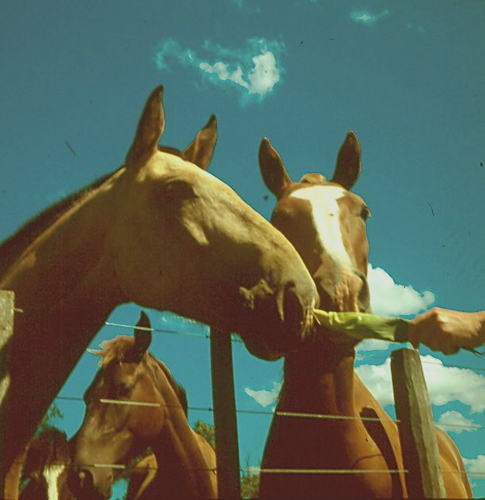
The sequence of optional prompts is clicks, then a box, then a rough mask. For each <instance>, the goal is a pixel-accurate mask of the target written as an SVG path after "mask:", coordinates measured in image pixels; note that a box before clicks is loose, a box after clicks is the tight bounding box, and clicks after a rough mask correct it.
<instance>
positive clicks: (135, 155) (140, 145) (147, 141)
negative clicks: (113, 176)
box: [125, 85, 165, 168]
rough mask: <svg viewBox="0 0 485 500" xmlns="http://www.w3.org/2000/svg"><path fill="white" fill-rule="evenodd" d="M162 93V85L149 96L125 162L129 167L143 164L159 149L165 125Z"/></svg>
mask: <svg viewBox="0 0 485 500" xmlns="http://www.w3.org/2000/svg"><path fill="white" fill-rule="evenodd" d="M162 95H163V87H162V86H161V85H160V86H158V87H157V88H156V89H155V90H154V91H153V92H152V93H151V94H150V96H149V97H148V100H147V102H146V104H145V108H144V110H143V113H142V115H141V118H140V121H139V122H138V128H137V130H136V134H135V138H134V140H133V143H132V145H131V148H130V150H129V151H128V154H127V155H126V160H125V164H126V166H127V167H128V168H138V167H141V166H143V165H144V164H145V163H146V162H147V161H148V159H149V158H150V157H151V156H152V155H154V154H155V153H156V151H157V150H158V141H159V140H160V137H161V135H162V133H163V129H164V127H165V116H164V111H163V105H162Z"/></svg>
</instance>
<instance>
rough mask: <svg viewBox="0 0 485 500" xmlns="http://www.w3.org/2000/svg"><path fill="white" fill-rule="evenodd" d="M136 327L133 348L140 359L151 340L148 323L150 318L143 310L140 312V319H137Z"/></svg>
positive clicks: (149, 324) (150, 326)
mask: <svg viewBox="0 0 485 500" xmlns="http://www.w3.org/2000/svg"><path fill="white" fill-rule="evenodd" d="M136 327H137V328H135V345H134V346H133V350H134V351H135V352H136V355H137V357H138V356H139V358H140V359H141V358H142V357H143V355H144V354H145V352H146V350H147V349H148V348H149V347H150V344H151V342H152V331H151V328H152V325H151V323H150V319H149V318H148V316H147V315H146V314H145V313H144V312H143V311H142V312H141V313H140V319H139V320H138V323H137V324H136ZM138 328H140V329H138Z"/></svg>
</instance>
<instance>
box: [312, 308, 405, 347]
mask: <svg viewBox="0 0 485 500" xmlns="http://www.w3.org/2000/svg"><path fill="white" fill-rule="evenodd" d="M314 312H315V318H316V320H317V322H318V323H319V324H320V325H323V326H325V327H327V328H328V329H329V330H332V331H334V332H340V333H345V334H347V335H349V336H351V337H353V338H355V339H358V340H364V339H378V340H388V341H390V342H407V341H408V339H407V332H408V328H409V321H408V320H407V319H403V318H386V317H383V316H375V315H374V314H368V313H360V312H335V311H322V310H320V309H315V311H314Z"/></svg>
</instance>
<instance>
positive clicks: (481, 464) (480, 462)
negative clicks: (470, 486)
mask: <svg viewBox="0 0 485 500" xmlns="http://www.w3.org/2000/svg"><path fill="white" fill-rule="evenodd" d="M463 461H464V462H465V467H466V468H467V470H468V473H469V475H470V476H471V477H480V478H482V479H483V477H484V476H485V455H478V456H477V458H465V457H463Z"/></svg>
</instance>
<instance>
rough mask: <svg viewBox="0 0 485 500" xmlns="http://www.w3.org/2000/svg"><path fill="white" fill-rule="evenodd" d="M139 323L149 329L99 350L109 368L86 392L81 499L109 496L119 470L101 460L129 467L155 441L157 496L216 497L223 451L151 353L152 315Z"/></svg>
mask: <svg viewBox="0 0 485 500" xmlns="http://www.w3.org/2000/svg"><path fill="white" fill-rule="evenodd" d="M137 326H138V327H143V328H145V330H135V336H134V337H126V336H120V337H116V338H114V339H113V340H109V341H106V342H104V343H103V344H102V348H103V350H102V351H93V352H94V353H95V354H98V355H100V356H101V369H100V370H99V371H98V373H97V375H96V377H95V378H94V380H93V382H92V384H91V385H90V387H89V388H88V389H87V391H86V394H85V401H86V415H85V417H84V422H83V424H82V425H81V427H80V429H79V431H78V432H77V433H76V436H75V438H74V441H75V447H74V453H73V465H72V468H71V473H70V476H69V484H70V486H71V488H72V490H73V491H74V492H75V494H76V496H77V497H78V498H86V499H96V498H100V499H101V498H109V497H110V496H111V485H112V482H113V475H114V474H113V469H112V468H110V467H95V466H93V464H107V465H109V464H128V462H129V461H130V460H132V459H133V458H134V457H136V456H137V455H139V454H140V453H141V452H142V451H143V450H145V449H146V448H147V447H148V446H150V447H151V449H152V450H153V454H154V455H155V457H156V461H157V463H158V464H159V467H158V472H157V474H156V478H155V480H154V481H153V483H152V485H150V491H151V492H154V493H156V495H154V496H152V498H171V499H172V498H216V497H217V481H216V474H215V467H216V459H215V452H214V450H213V449H212V447H211V446H210V445H209V444H208V443H207V442H206V441H205V439H204V438H202V436H200V435H199V434H197V433H196V432H195V431H194V430H193V429H192V428H191V427H190V425H189V423H188V420H187V399H186V395H185V391H184V390H183V389H182V388H181V386H179V385H178V384H177V383H176V382H175V380H174V378H173V377H172V374H171V373H170V371H169V370H168V368H167V367H166V366H165V365H164V364H163V363H162V362H161V361H160V360H158V359H156V358H155V357H154V356H153V355H152V354H150V353H149V352H148V351H147V349H148V347H149V345H150V342H151V332H150V331H149V330H146V329H147V328H150V322H149V320H148V317H147V316H146V315H145V314H144V313H142V314H141V317H140V321H139V323H138V325H137ZM120 402H125V404H119V403H120ZM135 402H141V403H142V405H135V404H133V403H135ZM116 403H118V404H116ZM130 403H132V404H130ZM139 498H140V497H139ZM142 498H149V496H147V494H146V493H145V496H143V497H142Z"/></svg>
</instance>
